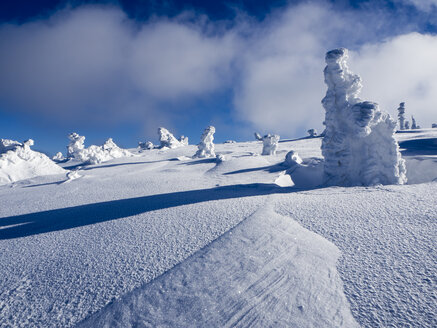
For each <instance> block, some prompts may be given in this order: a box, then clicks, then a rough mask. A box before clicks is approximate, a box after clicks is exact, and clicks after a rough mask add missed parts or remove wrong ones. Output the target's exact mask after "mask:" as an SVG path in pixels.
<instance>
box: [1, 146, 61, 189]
mask: <svg viewBox="0 0 437 328" xmlns="http://www.w3.org/2000/svg"><path fill="white" fill-rule="evenodd" d="M33 144H34V142H33V140H32V139H29V140H26V141H25V142H23V143H20V142H18V141H14V140H9V139H0V185H4V184H8V183H12V182H15V181H19V180H23V179H29V178H33V177H37V176H44V175H51V174H63V173H66V171H65V170H64V169H63V168H61V167H60V166H58V165H57V164H55V163H54V162H53V161H52V160H51V159H50V158H49V157H47V156H46V155H44V154H42V153H39V152H36V151H33V150H32V149H30V147H31V146H32V145H33Z"/></svg>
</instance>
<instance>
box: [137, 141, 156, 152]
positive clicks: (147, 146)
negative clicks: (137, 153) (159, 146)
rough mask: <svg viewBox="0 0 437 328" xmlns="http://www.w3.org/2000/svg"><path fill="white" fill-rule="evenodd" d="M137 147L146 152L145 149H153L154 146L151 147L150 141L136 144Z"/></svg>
mask: <svg viewBox="0 0 437 328" xmlns="http://www.w3.org/2000/svg"><path fill="white" fill-rule="evenodd" d="M138 147H139V148H140V149H142V150H147V149H153V148H154V147H155V146H154V145H153V143H152V142H150V141H146V142H141V141H140V142H139V143H138Z"/></svg>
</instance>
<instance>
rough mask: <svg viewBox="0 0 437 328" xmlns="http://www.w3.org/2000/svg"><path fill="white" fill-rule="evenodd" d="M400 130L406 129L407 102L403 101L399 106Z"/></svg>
mask: <svg viewBox="0 0 437 328" xmlns="http://www.w3.org/2000/svg"><path fill="white" fill-rule="evenodd" d="M398 118H399V130H405V103H404V102H401V103H400V104H399V108H398Z"/></svg>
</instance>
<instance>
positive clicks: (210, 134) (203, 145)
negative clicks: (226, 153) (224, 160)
mask: <svg viewBox="0 0 437 328" xmlns="http://www.w3.org/2000/svg"><path fill="white" fill-rule="evenodd" d="M214 133H215V127H213V126H208V127H207V128H206V129H205V131H203V133H202V136H201V137H200V143H199V144H198V145H197V148H198V150H197V152H196V154H194V157H197V158H205V157H215V151H214V143H213V141H214Z"/></svg>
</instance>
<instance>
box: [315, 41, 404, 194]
mask: <svg viewBox="0 0 437 328" xmlns="http://www.w3.org/2000/svg"><path fill="white" fill-rule="evenodd" d="M347 58H348V51H347V49H343V48H340V49H335V50H332V51H329V52H328V53H327V54H326V64H327V66H326V67H325V70H324V75H325V83H326V84H327V86H328V90H327V92H326V96H325V98H323V100H322V104H323V107H324V108H325V110H326V116H325V122H324V124H325V126H326V134H325V137H324V139H323V141H322V154H323V156H324V157H325V164H324V182H325V184H326V185H339V186H360V185H364V186H369V185H377V184H384V185H386V184H404V183H406V181H407V177H406V167H405V161H404V160H403V159H402V157H401V154H400V152H399V145H398V143H397V141H396V139H395V138H394V132H395V129H396V121H394V120H392V119H391V117H390V116H389V115H388V114H387V113H385V112H383V111H381V110H380V109H379V106H378V104H376V103H373V102H370V101H361V100H360V98H358V94H359V93H360V90H361V87H362V85H361V78H360V77H359V76H358V75H355V74H353V73H352V72H350V71H349V68H348V66H347V63H346V61H347Z"/></svg>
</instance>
